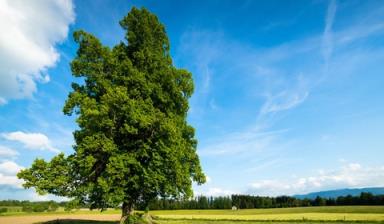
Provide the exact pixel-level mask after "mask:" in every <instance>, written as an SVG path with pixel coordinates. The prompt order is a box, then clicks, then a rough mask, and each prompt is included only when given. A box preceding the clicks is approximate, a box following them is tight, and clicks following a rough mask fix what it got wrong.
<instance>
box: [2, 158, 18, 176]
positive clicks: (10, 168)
mask: <svg viewBox="0 0 384 224" xmlns="http://www.w3.org/2000/svg"><path fill="white" fill-rule="evenodd" d="M21 169H23V167H22V166H19V165H17V164H16V163H15V162H13V161H5V162H2V163H0V172H1V173H3V174H16V173H18V172H19V171H20V170H21Z"/></svg>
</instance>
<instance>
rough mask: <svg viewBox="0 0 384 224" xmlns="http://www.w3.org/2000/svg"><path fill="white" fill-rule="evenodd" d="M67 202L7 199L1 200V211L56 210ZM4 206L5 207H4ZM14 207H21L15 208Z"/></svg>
mask: <svg viewBox="0 0 384 224" xmlns="http://www.w3.org/2000/svg"><path fill="white" fill-rule="evenodd" d="M65 205H66V202H60V203H59V202H55V201H37V202H31V201H18V200H5V201H0V213H4V212H16V211H23V212H54V211H56V210H57V209H58V208H59V207H64V206H65ZM2 206H4V207H2ZM13 207H20V209H18V210H15V209H14V208H13Z"/></svg>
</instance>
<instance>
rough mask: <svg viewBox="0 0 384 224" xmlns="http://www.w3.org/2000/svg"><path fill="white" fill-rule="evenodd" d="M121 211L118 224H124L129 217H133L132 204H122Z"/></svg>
mask: <svg viewBox="0 0 384 224" xmlns="http://www.w3.org/2000/svg"><path fill="white" fill-rule="evenodd" d="M121 210H122V215H121V219H120V224H125V222H126V221H127V219H128V218H129V216H131V215H133V213H134V209H133V203H129V202H123V206H122V208H121Z"/></svg>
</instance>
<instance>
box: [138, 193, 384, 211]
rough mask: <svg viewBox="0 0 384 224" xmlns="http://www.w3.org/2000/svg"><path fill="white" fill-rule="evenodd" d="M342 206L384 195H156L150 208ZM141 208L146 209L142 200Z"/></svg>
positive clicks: (382, 199)
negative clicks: (187, 198)
mask: <svg viewBox="0 0 384 224" xmlns="http://www.w3.org/2000/svg"><path fill="white" fill-rule="evenodd" d="M338 205H339V206H341V205H384V195H373V194H371V193H366V192H363V193H361V194H360V195H359V196H352V195H348V196H340V197H337V198H322V197H319V196H318V197H316V198H315V199H308V198H305V199H299V198H295V197H291V196H278V197H266V196H252V195H232V196H226V197H225V196H224V197H223V196H220V197H206V196H198V197H195V198H193V199H190V200H174V199H161V198H158V199H155V200H152V201H151V202H150V203H149V206H148V208H147V209H149V210H174V209H232V207H236V209H252V208H289V207H309V206H338ZM138 209H142V210H144V209H146V208H145V206H144V205H143V204H139V205H138Z"/></svg>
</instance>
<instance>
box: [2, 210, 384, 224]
mask: <svg viewBox="0 0 384 224" xmlns="http://www.w3.org/2000/svg"><path fill="white" fill-rule="evenodd" d="M150 214H151V215H154V216H156V217H157V221H158V223H159V224H230V223H236V224H251V223H254V224H266V223H273V224H284V223H289V224H296V223H307V224H315V223H323V224H324V223H325V224H326V223H332V224H341V223H344V224H346V223H367V224H371V223H372V224H373V223H383V224H384V206H333V207H306V208H276V209H242V210H238V211H232V210H161V211H150ZM15 215H18V216H15ZM55 215H56V217H57V218H59V217H60V219H61V220H60V221H57V220H56V221H51V222H45V223H44V222H43V223H44V224H75V223H78V224H116V223H118V222H116V221H91V219H93V220H103V219H104V220H118V219H119V217H120V210H115V209H109V210H107V211H105V212H102V213H100V211H89V210H78V211H74V212H65V211H57V212H44V213H12V214H7V215H6V216H8V217H9V218H11V217H14V218H16V219H18V218H19V217H20V218H24V219H25V218H27V219H31V218H33V217H35V218H36V217H41V216H46V217H48V219H45V221H47V220H50V219H55V218H56V217H55ZM50 217H52V218H50ZM107 217H108V219H107ZM111 217H112V218H111ZM4 218H5V217H4ZM69 218H75V219H78V220H66V219H69ZM80 219H82V220H80ZM85 219H87V220H85ZM88 219H89V220H88ZM42 221H43V220H42ZM0 223H2V218H1V217H0Z"/></svg>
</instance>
